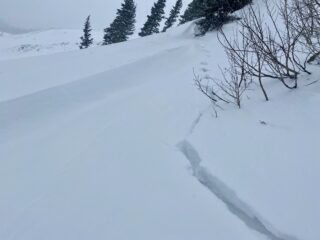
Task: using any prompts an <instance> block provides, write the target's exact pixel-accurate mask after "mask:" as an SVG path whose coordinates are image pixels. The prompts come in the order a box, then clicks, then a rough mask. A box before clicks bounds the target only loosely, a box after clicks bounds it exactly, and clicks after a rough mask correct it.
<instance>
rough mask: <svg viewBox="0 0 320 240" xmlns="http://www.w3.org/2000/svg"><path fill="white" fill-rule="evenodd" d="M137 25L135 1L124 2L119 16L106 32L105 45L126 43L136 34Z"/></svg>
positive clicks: (126, 0)
mask: <svg viewBox="0 0 320 240" xmlns="http://www.w3.org/2000/svg"><path fill="white" fill-rule="evenodd" d="M135 23H136V5H135V3H134V1H133V0H124V2H123V3H122V4H121V8H120V9H118V10H117V16H116V18H115V19H114V21H113V22H112V23H111V24H110V26H109V27H108V28H106V29H105V30H104V32H105V34H104V41H103V44H104V45H107V44H113V43H119V42H124V41H127V40H128V39H129V36H130V35H132V34H133V33H134V30H135Z"/></svg>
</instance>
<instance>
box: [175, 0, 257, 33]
mask: <svg viewBox="0 0 320 240" xmlns="http://www.w3.org/2000/svg"><path fill="white" fill-rule="evenodd" d="M251 2H252V0H193V1H192V2H191V3H190V4H189V6H188V8H187V10H186V11H185V12H184V14H183V15H182V16H181V20H180V24H182V23H185V22H188V21H192V20H195V19H199V18H202V19H201V20H199V21H197V26H198V30H199V33H198V34H197V35H203V34H205V33H206V32H208V31H211V30H213V29H217V28H219V27H220V26H222V25H223V24H224V23H226V22H228V21H231V20H234V17H232V16H230V13H233V12H234V11H237V10H239V9H241V8H243V7H244V6H245V5H247V4H249V3H251Z"/></svg>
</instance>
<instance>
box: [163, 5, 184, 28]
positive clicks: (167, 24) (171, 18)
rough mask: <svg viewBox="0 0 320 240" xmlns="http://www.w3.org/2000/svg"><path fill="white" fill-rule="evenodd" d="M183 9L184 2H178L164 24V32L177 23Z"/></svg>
mask: <svg viewBox="0 0 320 240" xmlns="http://www.w3.org/2000/svg"><path fill="white" fill-rule="evenodd" d="M181 8H182V0H177V2H176V5H174V7H173V8H172V9H171V11H170V15H169V17H168V19H167V21H166V22H165V24H164V28H163V30H162V32H165V31H167V30H168V29H169V28H171V27H172V26H173V24H174V23H175V22H176V21H177V19H178V17H179V14H180V11H181Z"/></svg>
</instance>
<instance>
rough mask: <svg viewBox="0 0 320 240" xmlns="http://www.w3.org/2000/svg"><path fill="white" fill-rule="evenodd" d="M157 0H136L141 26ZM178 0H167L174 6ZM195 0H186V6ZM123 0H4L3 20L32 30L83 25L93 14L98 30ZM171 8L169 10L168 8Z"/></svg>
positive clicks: (1, 2) (0, 11)
mask: <svg viewBox="0 0 320 240" xmlns="http://www.w3.org/2000/svg"><path fill="white" fill-rule="evenodd" d="M155 1H156V0H136V3H137V28H140V27H141V25H142V24H143V22H144V21H145V18H146V15H147V14H149V12H150V9H151V6H152V5H153V3H154V2H155ZM175 1H176V0H167V8H168V9H170V8H171V7H172V5H173V4H174V3H175ZM190 1H191V0H184V6H186V5H187V4H188V3H189V2H190ZM121 2H122V0H0V19H2V20H4V21H5V22H7V23H8V24H10V25H11V26H14V27H20V28H29V29H31V28H32V29H45V28H77V29H78V28H82V25H83V22H84V20H85V17H86V16H87V15H89V14H91V15H92V25H93V27H95V28H96V29H102V28H105V27H106V26H107V25H108V24H109V23H110V22H111V21H112V20H113V18H114V16H115V12H116V9H117V8H118V7H119V6H120V4H121ZM168 9H167V10H168Z"/></svg>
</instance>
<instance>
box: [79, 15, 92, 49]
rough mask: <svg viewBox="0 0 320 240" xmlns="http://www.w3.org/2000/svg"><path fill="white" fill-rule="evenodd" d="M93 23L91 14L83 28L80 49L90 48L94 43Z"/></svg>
mask: <svg viewBox="0 0 320 240" xmlns="http://www.w3.org/2000/svg"><path fill="white" fill-rule="evenodd" d="M91 31H92V29H91V23H90V15H89V16H88V17H87V19H86V22H85V24H84V28H83V36H82V37H81V38H80V39H81V43H80V49H84V48H88V47H89V46H90V45H91V44H92V43H93V38H91Z"/></svg>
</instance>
